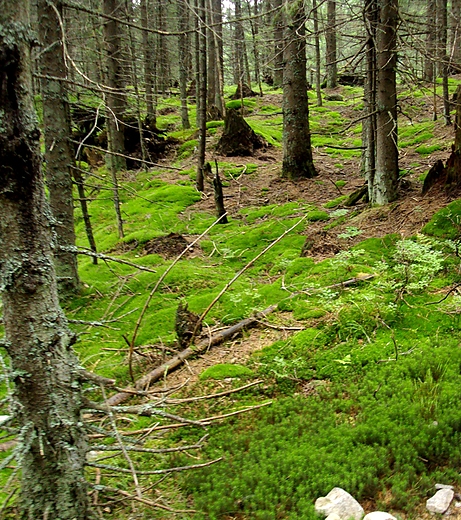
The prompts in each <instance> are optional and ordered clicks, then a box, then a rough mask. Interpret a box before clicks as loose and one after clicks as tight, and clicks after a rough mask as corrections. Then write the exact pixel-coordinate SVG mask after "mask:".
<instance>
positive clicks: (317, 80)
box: [312, 0, 322, 107]
mask: <svg viewBox="0 0 461 520" xmlns="http://www.w3.org/2000/svg"><path fill="white" fill-rule="evenodd" d="M312 17H313V19H314V20H313V21H314V43H315V92H316V94H317V106H318V107H321V106H322V87H321V83H322V80H321V74H320V67H321V63H322V60H321V57H320V34H319V13H318V9H317V0H312Z"/></svg>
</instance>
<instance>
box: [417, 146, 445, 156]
mask: <svg viewBox="0 0 461 520" xmlns="http://www.w3.org/2000/svg"><path fill="white" fill-rule="evenodd" d="M441 149H442V147H441V146H440V144H431V145H421V146H418V148H415V152H418V153H420V154H421V155H429V154H431V153H433V152H436V151H437V150H441Z"/></svg>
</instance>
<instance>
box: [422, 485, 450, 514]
mask: <svg viewBox="0 0 461 520" xmlns="http://www.w3.org/2000/svg"><path fill="white" fill-rule="evenodd" d="M454 495H455V493H454V491H453V490H452V489H439V490H438V491H437V493H436V494H435V495H434V496H433V497H431V498H429V499H428V500H427V501H426V509H427V510H428V511H430V512H431V513H440V514H443V513H445V511H446V510H447V509H448V508H449V507H450V504H451V501H452V500H453V497H454Z"/></svg>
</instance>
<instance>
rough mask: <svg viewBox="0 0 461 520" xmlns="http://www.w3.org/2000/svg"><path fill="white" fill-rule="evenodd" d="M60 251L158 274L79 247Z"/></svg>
mask: <svg viewBox="0 0 461 520" xmlns="http://www.w3.org/2000/svg"><path fill="white" fill-rule="evenodd" d="M60 249H61V250H62V251H67V252H68V253H75V254H77V255H86V256H92V257H93V258H100V259H101V260H109V261H110V262H116V263H117V264H124V265H129V266H130V267H134V268H136V269H139V270H140V271H147V272H148V273H157V271H156V270H155V269H151V268H150V267H145V266H143V265H139V264H135V263H133V262H129V261H128V260H122V259H121V258H117V257H115V256H108V255H104V254H103V253H95V252H94V251H90V250H87V249H79V248H78V247H73V246H61V247H60Z"/></svg>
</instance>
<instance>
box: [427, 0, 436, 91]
mask: <svg viewBox="0 0 461 520" xmlns="http://www.w3.org/2000/svg"><path fill="white" fill-rule="evenodd" d="M436 16H437V11H436V0H427V11H426V55H425V57H424V79H425V81H428V82H432V81H433V80H434V76H435V71H434V63H435V29H436V23H435V21H436Z"/></svg>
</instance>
